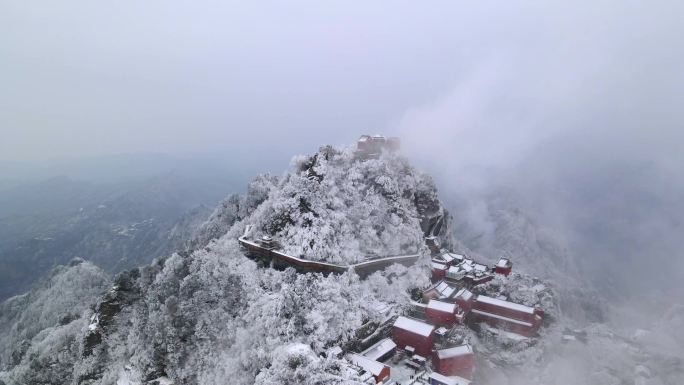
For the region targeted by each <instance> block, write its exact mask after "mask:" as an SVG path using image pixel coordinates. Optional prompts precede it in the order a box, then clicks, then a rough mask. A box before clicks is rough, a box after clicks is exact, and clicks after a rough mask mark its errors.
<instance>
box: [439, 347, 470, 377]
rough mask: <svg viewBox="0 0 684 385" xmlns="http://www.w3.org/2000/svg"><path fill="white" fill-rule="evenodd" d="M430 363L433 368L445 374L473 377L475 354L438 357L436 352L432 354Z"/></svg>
mask: <svg viewBox="0 0 684 385" xmlns="http://www.w3.org/2000/svg"><path fill="white" fill-rule="evenodd" d="M432 365H433V366H434V368H435V370H436V371H437V372H438V373H439V374H442V375H445V376H460V377H464V378H472V377H473V369H474V367H475V355H474V354H466V355H462V356H458V357H451V358H442V359H440V358H439V356H438V355H437V352H435V353H433V355H432Z"/></svg>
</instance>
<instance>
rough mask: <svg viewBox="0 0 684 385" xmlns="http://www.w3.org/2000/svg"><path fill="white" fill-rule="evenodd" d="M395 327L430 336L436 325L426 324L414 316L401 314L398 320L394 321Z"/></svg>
mask: <svg viewBox="0 0 684 385" xmlns="http://www.w3.org/2000/svg"><path fill="white" fill-rule="evenodd" d="M394 327H396V328H399V329H403V330H407V331H410V332H411V333H415V334H418V335H421V336H424V337H429V336H430V334H432V331H433V330H434V329H435V327H434V326H432V325H430V324H426V323H425V322H421V321H418V320H415V319H412V318H408V317H404V316H399V318H397V320H396V321H394Z"/></svg>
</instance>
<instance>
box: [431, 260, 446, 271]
mask: <svg viewBox="0 0 684 385" xmlns="http://www.w3.org/2000/svg"><path fill="white" fill-rule="evenodd" d="M446 267H447V266H446V265H445V264H443V263H439V262H432V268H433V269H439V270H445V269H446Z"/></svg>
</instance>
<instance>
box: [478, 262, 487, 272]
mask: <svg viewBox="0 0 684 385" xmlns="http://www.w3.org/2000/svg"><path fill="white" fill-rule="evenodd" d="M475 270H476V271H487V266H486V265H483V264H481V263H476V264H475Z"/></svg>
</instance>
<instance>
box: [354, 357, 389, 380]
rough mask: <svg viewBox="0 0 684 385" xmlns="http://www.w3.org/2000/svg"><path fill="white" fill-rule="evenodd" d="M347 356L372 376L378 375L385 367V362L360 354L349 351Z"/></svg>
mask: <svg viewBox="0 0 684 385" xmlns="http://www.w3.org/2000/svg"><path fill="white" fill-rule="evenodd" d="M347 358H348V359H349V361H351V363H353V364H354V365H357V366H360V367H361V368H362V369H363V370H365V371H367V372H368V373H371V374H373V375H374V376H379V375H380V373H382V369H384V368H385V364H383V363H381V362H378V361H375V360H371V359H369V358H366V357H364V356H362V355H360V354H355V353H350V354H349V355H347Z"/></svg>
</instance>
